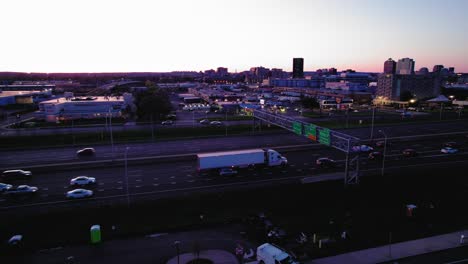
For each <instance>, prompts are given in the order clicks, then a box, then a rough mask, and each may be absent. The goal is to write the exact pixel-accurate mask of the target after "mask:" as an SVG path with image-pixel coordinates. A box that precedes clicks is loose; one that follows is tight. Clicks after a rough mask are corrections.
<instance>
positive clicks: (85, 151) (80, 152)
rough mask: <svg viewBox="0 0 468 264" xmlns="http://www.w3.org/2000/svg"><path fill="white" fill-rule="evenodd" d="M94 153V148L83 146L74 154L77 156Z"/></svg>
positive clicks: (92, 154)
mask: <svg viewBox="0 0 468 264" xmlns="http://www.w3.org/2000/svg"><path fill="white" fill-rule="evenodd" d="M94 154H96V151H95V150H94V148H84V149H80V150H78V151H77V152H76V155H77V156H79V157H85V156H94Z"/></svg>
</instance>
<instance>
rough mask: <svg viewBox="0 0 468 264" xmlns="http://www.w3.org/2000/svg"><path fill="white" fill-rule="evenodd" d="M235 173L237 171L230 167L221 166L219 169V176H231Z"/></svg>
mask: <svg viewBox="0 0 468 264" xmlns="http://www.w3.org/2000/svg"><path fill="white" fill-rule="evenodd" d="M236 174H237V171H236V170H234V169H232V168H222V169H220V170H219V176H231V175H236Z"/></svg>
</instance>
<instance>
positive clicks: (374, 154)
mask: <svg viewBox="0 0 468 264" xmlns="http://www.w3.org/2000/svg"><path fill="white" fill-rule="evenodd" d="M382 157H383V155H382V152H380V151H373V152H371V153H369V156H368V158H369V159H370V160H378V159H382Z"/></svg>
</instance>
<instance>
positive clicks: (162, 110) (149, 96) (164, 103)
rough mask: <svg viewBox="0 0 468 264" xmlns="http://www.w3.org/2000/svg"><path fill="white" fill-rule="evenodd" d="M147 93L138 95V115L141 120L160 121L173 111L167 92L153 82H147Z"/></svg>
mask: <svg viewBox="0 0 468 264" xmlns="http://www.w3.org/2000/svg"><path fill="white" fill-rule="evenodd" d="M145 85H146V87H148V89H147V90H146V91H143V92H140V93H138V94H137V95H136V105H137V115H138V118H139V119H142V120H151V119H153V118H154V119H160V118H161V117H163V116H166V115H167V114H169V113H170V112H171V110H172V105H171V101H170V99H169V95H168V94H167V93H166V91H164V90H162V89H160V88H158V87H157V85H155V84H154V83H153V82H151V81H146V84H145Z"/></svg>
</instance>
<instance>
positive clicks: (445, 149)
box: [440, 147, 458, 154]
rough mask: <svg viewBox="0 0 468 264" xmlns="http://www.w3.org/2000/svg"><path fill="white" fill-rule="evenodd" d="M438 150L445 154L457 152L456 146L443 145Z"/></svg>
mask: <svg viewBox="0 0 468 264" xmlns="http://www.w3.org/2000/svg"><path fill="white" fill-rule="evenodd" d="M440 152H442V153H445V154H455V153H457V152H458V149H456V148H451V147H445V148H442V149H441V150H440Z"/></svg>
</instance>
